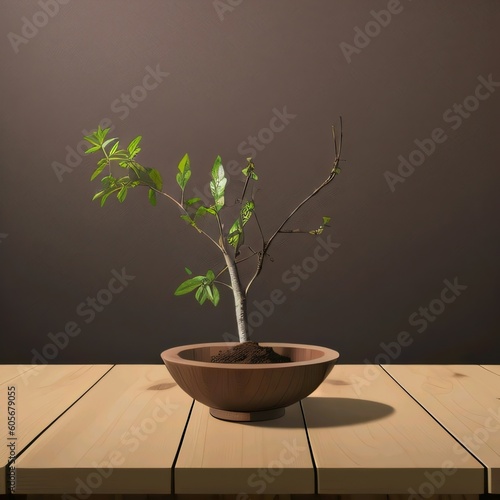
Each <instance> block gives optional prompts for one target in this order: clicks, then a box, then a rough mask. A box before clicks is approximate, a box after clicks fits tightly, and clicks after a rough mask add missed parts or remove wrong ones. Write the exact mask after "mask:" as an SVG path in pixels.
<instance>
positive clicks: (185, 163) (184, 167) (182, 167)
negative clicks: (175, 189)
mask: <svg viewBox="0 0 500 500" xmlns="http://www.w3.org/2000/svg"><path fill="white" fill-rule="evenodd" d="M177 168H178V170H179V173H178V174H177V175H176V176H175V179H176V181H177V184H179V187H180V188H181V189H182V191H184V189H185V188H186V184H187V182H188V180H189V178H190V177H191V166H190V161H189V155H188V154H187V153H186V154H185V155H184V156H183V157H182V159H181V161H180V162H179V166H178V167H177Z"/></svg>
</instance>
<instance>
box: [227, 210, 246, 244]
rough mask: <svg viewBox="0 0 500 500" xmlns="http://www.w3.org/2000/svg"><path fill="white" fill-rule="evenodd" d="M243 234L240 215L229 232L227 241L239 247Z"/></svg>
mask: <svg viewBox="0 0 500 500" xmlns="http://www.w3.org/2000/svg"><path fill="white" fill-rule="evenodd" d="M242 234H243V229H242V227H241V221H240V218H239V217H238V218H237V219H236V220H235V221H234V224H233V225H232V226H231V229H229V233H228V235H227V242H228V243H229V244H230V245H231V246H233V247H234V248H238V247H239V246H240V238H241V236H242Z"/></svg>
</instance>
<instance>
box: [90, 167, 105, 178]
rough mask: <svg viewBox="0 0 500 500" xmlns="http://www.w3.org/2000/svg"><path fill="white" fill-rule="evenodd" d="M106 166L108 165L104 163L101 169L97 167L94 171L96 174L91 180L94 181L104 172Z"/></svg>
mask: <svg viewBox="0 0 500 500" xmlns="http://www.w3.org/2000/svg"><path fill="white" fill-rule="evenodd" d="M105 166H106V164H105V163H103V164H102V165H100V166H99V167H97V168H96V169H95V170H94V173H93V174H92V176H91V177H90V180H91V181H93V180H94V179H95V178H96V177H97V176H98V175H99V174H100V173H101V172H102V171H103V170H104V167H105Z"/></svg>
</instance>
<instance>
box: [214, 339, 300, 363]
mask: <svg viewBox="0 0 500 500" xmlns="http://www.w3.org/2000/svg"><path fill="white" fill-rule="evenodd" d="M210 361H211V362H212V363H247V364H260V363H290V362H291V361H292V360H291V359H290V358H289V357H288V356H282V355H281V354H278V353H277V352H275V351H274V350H273V348H272V347H262V346H260V345H259V344H258V343H257V342H243V343H241V344H238V345H235V346H233V347H231V348H230V349H227V350H226V351H219V353H218V354H216V355H215V356H212V358H211V360H210Z"/></svg>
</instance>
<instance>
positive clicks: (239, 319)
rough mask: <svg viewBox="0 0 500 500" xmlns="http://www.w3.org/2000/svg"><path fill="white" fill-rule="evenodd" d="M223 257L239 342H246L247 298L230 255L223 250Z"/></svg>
mask: <svg viewBox="0 0 500 500" xmlns="http://www.w3.org/2000/svg"><path fill="white" fill-rule="evenodd" d="M224 259H225V261H226V265H227V269H228V271H229V277H230V279H231V287H232V289H233V295H234V307H235V312H236V325H237V326H238V337H239V339H240V342H248V340H250V339H249V338H248V323H247V299H246V297H245V294H244V292H243V287H242V286H241V281H240V276H239V274H238V268H237V267H236V264H235V262H234V260H233V259H232V258H231V256H230V255H229V254H228V253H227V252H226V251H225V252H224Z"/></svg>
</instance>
